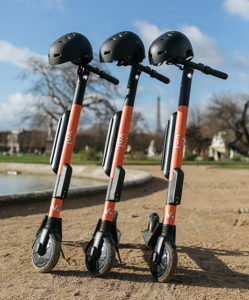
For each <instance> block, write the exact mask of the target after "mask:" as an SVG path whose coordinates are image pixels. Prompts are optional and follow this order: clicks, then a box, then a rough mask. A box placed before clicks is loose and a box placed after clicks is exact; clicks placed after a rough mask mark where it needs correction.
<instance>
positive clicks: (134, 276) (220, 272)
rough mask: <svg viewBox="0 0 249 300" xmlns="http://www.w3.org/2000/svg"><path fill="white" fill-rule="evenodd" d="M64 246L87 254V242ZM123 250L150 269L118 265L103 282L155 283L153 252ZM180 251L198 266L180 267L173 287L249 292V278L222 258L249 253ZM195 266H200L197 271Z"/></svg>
mask: <svg viewBox="0 0 249 300" xmlns="http://www.w3.org/2000/svg"><path fill="white" fill-rule="evenodd" d="M63 245H64V246H68V247H81V248H82V251H84V248H85V247H86V243H85V242H72V241H66V242H63ZM120 249H131V250H141V251H142V253H143V257H144V260H145V261H146V263H147V265H148V267H147V268H146V267H141V266H133V265H129V264H125V262H124V263H122V264H119V263H117V264H116V265H115V267H114V268H113V269H112V271H111V272H110V273H109V274H108V275H107V276H106V277H105V278H104V279H113V280H122V281H134V282H154V280H153V278H152V275H151V273H150V271H149V262H150V256H151V250H149V249H147V248H146V246H145V245H142V244H121V245H120ZM177 250H178V253H179V254H183V253H184V254H186V255H187V256H188V257H189V258H190V259H191V260H192V261H194V262H195V264H188V265H190V267H182V266H179V267H178V268H177V271H176V273H175V275H174V277H173V279H172V280H171V282H170V283H171V284H175V285H187V286H200V287H211V288H230V289H247V290H249V275H248V274H244V273H239V272H236V271H233V270H232V269H230V268H229V267H228V266H227V265H226V264H225V262H224V261H223V260H222V257H227V256H230V257H232V258H234V260H235V258H236V257H238V256H246V257H249V252H247V251H229V250H222V249H209V248H202V247H181V246H179V247H177ZM180 264H181V263H180V262H178V265H180ZM196 265H197V266H198V270H197V267H196ZM52 274H55V275H58V276H77V277H85V276H90V275H89V274H88V273H87V272H86V271H83V270H82V271H79V270H65V271H63V270H60V271H52Z"/></svg>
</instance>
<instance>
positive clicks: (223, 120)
mask: <svg viewBox="0 0 249 300" xmlns="http://www.w3.org/2000/svg"><path fill="white" fill-rule="evenodd" d="M248 106H249V96H247V95H242V94H237V95H235V94H226V95H222V96H221V95H220V96H217V95H215V96H213V98H212V100H211V103H210V105H209V106H208V112H207V114H206V116H205V119H206V124H207V125H208V130H209V132H210V133H212V134H216V133H218V132H224V135H223V136H224V139H225V142H226V144H227V146H228V147H229V148H230V149H233V150H236V151H238V152H239V153H241V154H243V155H245V156H249V131H248V130H249V119H248Z"/></svg>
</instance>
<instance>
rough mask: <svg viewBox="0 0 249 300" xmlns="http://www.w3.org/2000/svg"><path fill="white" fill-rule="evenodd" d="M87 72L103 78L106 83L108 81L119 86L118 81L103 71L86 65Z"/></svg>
mask: <svg viewBox="0 0 249 300" xmlns="http://www.w3.org/2000/svg"><path fill="white" fill-rule="evenodd" d="M87 68H88V70H89V71H90V72H92V73H94V74H96V75H98V76H99V77H100V78H103V79H105V80H107V81H110V82H111V83H113V84H115V85H117V84H119V80H118V79H117V78H115V77H113V76H111V75H109V74H108V73H106V72H105V71H103V70H101V69H99V68H97V67H93V66H90V65H88V66H87Z"/></svg>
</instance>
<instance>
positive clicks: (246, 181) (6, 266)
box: [0, 166, 249, 300]
mask: <svg viewBox="0 0 249 300" xmlns="http://www.w3.org/2000/svg"><path fill="white" fill-rule="evenodd" d="M133 168H134V167H133ZM137 168H139V169H146V170H149V172H151V173H152V175H153V176H154V179H153V180H152V181H151V182H150V183H149V184H147V185H145V186H141V187H138V188H131V189H130V190H125V191H124V192H123V195H122V201H121V202H120V203H119V204H118V205H117V208H118V210H119V220H118V226H119V229H120V230H121V232H122V238H121V249H120V253H121V257H122V258H123V262H124V264H123V265H120V264H116V267H115V268H114V269H113V270H112V272H111V273H110V274H109V275H108V276H107V277H106V278H104V279H100V278H93V277H90V276H89V275H88V273H87V270H86V267H85V263H84V252H83V249H82V247H84V246H85V244H86V242H87V241H89V239H90V238H91V235H92V233H93V231H94V228H95V225H96V223H97V219H98V218H99V217H100V216H101V214H102V209H103V203H104V195H97V196H93V197H89V198H86V199H78V200H68V201H65V203H64V205H63V212H62V218H63V250H64V252H65V256H66V257H67V258H68V259H69V261H70V265H68V264H67V263H66V262H65V261H64V260H63V259H60V260H59V263H58V264H57V266H56V268H55V269H54V270H53V271H52V272H51V273H50V274H39V273H37V272H36V271H35V270H34V269H33V267H32V265H31V257H30V254H31V245H32V242H33V240H34V234H35V231H36V228H37V225H38V224H39V223H40V221H41V218H42V216H43V215H44V214H45V213H47V212H48V207H49V204H47V203H45V204H44V203H39V204H36V205H35V206H32V205H22V206H16V207H1V208H0V209H1V211H0V228H1V233H0V299H4V300H7V299H94V300H96V299H97V300H103V299H108V300H112V299H115V300H117V299H167V300H171V299H177V300H179V299H184V300H186V299H203V300H204V299H212V300H213V299H249V213H245V214H240V215H239V214H238V209H239V208H240V207H242V208H247V209H248V208H249V170H226V169H211V168H207V167H204V166H199V167H198V166H185V167H184V172H185V185H184V191H183V199H182V205H181V206H179V207H178V210H177V222H176V224H177V238H176V240H177V246H178V261H179V262H178V269H177V272H176V274H175V276H174V278H173V280H172V282H171V283H169V284H159V283H156V282H154V281H153V279H152V276H151V274H150V272H149V267H148V260H149V258H150V251H148V250H146V248H145V247H144V245H143V239H142V235H141V231H142V230H143V229H145V228H146V227H147V223H148V216H149V214H150V213H151V212H153V211H156V212H158V213H159V214H160V215H161V216H162V212H163V206H164V203H165V199H166V191H165V189H166V187H167V183H166V181H165V180H164V179H163V176H162V175H161V172H160V170H159V167H158V166H145V167H137ZM238 217H239V218H238Z"/></svg>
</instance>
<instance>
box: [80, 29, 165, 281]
mask: <svg viewBox="0 0 249 300" xmlns="http://www.w3.org/2000/svg"><path fill="white" fill-rule="evenodd" d="M144 58H145V50H144V45H143V42H142V41H141V39H140V38H139V37H138V36H137V35H136V34H134V33H132V32H127V31H125V32H120V33H117V34H115V35H113V36H111V37H110V38H108V39H107V40H106V41H105V42H104V43H103V44H102V46H101V49H100V61H101V62H113V61H117V62H118V66H121V65H125V66H127V65H130V66H131V70H130V77H129V81H128V85H127V90H126V97H125V101H124V107H123V111H119V112H117V113H116V114H115V116H114V117H113V118H112V119H111V121H110V125H109V130H108V134H107V139H106V145H105V150H104V156H103V163H102V166H103V167H104V170H105V173H106V174H107V175H108V176H109V177H110V179H109V184H108V189H107V193H106V198H105V206H104V212H103V215H102V218H101V219H99V221H98V223H97V226H96V229H95V232H94V234H93V237H92V239H91V241H90V242H89V243H88V245H87V247H86V249H85V252H86V258H85V261H86V267H87V269H88V271H89V272H90V274H92V275H94V276H104V275H105V274H107V273H108V272H109V271H110V270H111V268H112V267H113V264H114V261H115V252H117V255H118V258H119V261H120V262H121V258H120V254H119V240H120V232H119V231H118V229H117V224H116V223H117V216H118V213H117V211H115V204H116V202H119V201H120V197H121V192H122V187H123V182H124V177H125V170H124V169H123V160H124V155H125V149H126V145H127V139H128V134H129V128H130V123H131V118H132V111H133V106H134V102H135V96H136V90H137V85H138V80H139V77H140V74H141V73H142V72H144V73H146V74H148V75H150V76H151V77H154V78H156V79H158V80H160V81H162V82H163V83H169V79H168V78H167V77H165V76H163V75H161V74H159V73H157V72H156V71H154V70H152V69H151V68H149V67H145V66H143V65H141V64H140V63H141V62H142V61H143V59H144Z"/></svg>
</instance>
